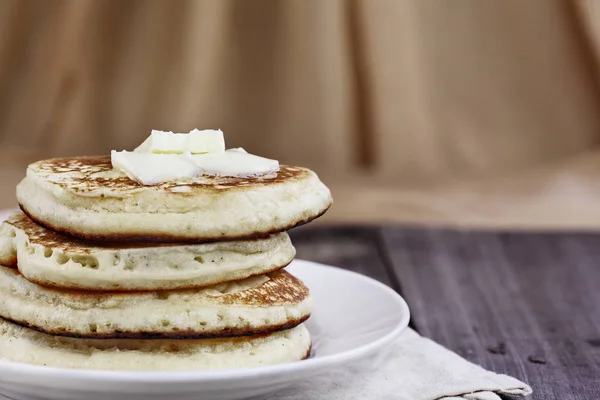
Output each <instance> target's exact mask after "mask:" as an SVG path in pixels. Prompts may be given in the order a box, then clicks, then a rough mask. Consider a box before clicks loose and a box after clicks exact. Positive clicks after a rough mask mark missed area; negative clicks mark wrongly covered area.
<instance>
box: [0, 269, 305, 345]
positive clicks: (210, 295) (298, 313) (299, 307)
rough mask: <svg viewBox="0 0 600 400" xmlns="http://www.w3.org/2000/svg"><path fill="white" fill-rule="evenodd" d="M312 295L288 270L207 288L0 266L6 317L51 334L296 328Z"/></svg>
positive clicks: (178, 334)
mask: <svg viewBox="0 0 600 400" xmlns="http://www.w3.org/2000/svg"><path fill="white" fill-rule="evenodd" d="M311 311H312V299H311V297H310V294H309V291H308V289H307V288H306V287H305V286H304V285H303V284H302V282H301V281H300V280H298V279H297V278H295V277H294V276H292V275H290V274H289V273H287V272H285V271H278V272H274V273H271V274H268V275H259V276H254V277H250V278H247V279H244V280H240V281H235V282H229V283H223V284H219V285H216V286H212V287H209V288H204V289H193V290H180V291H157V292H127V293H124V292H120V293H107V292H82V291H79V292H78V291H68V290H62V289H55V288H49V287H45V286H41V285H38V284H35V283H32V282H29V281H28V280H26V279H25V278H23V277H22V276H21V275H20V274H19V272H18V271H17V270H15V269H11V268H6V267H0V316H1V317H3V318H5V319H7V320H11V321H13V322H16V323H18V324H20V325H25V326H28V327H30V328H32V329H35V330H38V331H41V332H45V333H48V334H55V335H62V336H71V337H89V338H179V339H188V338H206V337H223V336H241V335H254V334H258V333H265V332H272V331H275V330H281V329H289V328H291V327H294V326H296V325H298V324H300V323H301V322H303V321H304V320H306V319H307V318H308V317H309V316H310V313H311Z"/></svg>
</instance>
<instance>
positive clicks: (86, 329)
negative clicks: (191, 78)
mask: <svg viewBox="0 0 600 400" xmlns="http://www.w3.org/2000/svg"><path fill="white" fill-rule="evenodd" d="M17 198H18V201H19V204H20V207H21V209H22V211H23V212H19V213H15V214H14V215H12V216H11V217H10V218H9V219H8V220H7V221H5V222H4V223H3V224H2V226H1V228H0V317H1V318H0V359H7V360H11V361H18V362H26V363H31V364H38V365H48V366H57V367H67V368H81V369H105V370H206V369H225V368H226V369H229V368H244V367H252V366H259V365H268V364H275V363H281V362H287V361H296V360H301V359H304V358H306V357H307V356H308V354H309V352H310V345H311V342H310V337H309V334H308V331H307V329H306V328H305V327H304V325H303V322H304V321H305V320H306V319H308V318H309V316H310V313H311V311H312V300H311V297H310V293H309V291H308V289H307V288H306V287H305V286H304V285H303V284H302V282H301V281H300V280H299V279H297V278H296V277H294V276H292V275H291V274H289V273H288V272H286V271H285V270H284V267H285V266H287V265H288V264H289V263H290V262H291V261H292V260H293V258H294V256H295V249H294V247H293V246H292V244H291V242H290V239H289V236H288V235H287V233H286V231H287V230H289V229H291V228H293V227H295V226H298V225H301V224H304V223H307V222H309V221H311V220H312V219H314V218H317V217H318V216H320V215H322V214H323V213H325V212H326V211H327V209H328V208H329V206H330V205H331V201H332V200H331V195H330V192H329V190H328V189H327V188H326V187H325V185H323V183H322V182H321V181H320V180H319V179H318V177H317V176H316V174H314V173H313V172H312V171H310V170H308V169H305V168H300V167H291V166H281V167H280V170H279V172H277V173H276V174H270V175H264V176H259V177H254V178H240V177H214V176H213V177H211V176H201V177H194V178H192V179H186V180H181V181H171V182H166V183H162V184H159V185H155V186H143V185H140V184H139V183H137V182H136V181H133V180H131V179H130V178H128V177H127V176H125V175H124V174H122V173H121V172H119V171H117V170H114V169H113V168H112V165H111V161H110V157H77V158H65V159H52V160H44V161H39V162H37V163H34V164H31V165H30V166H29V168H28V170H27V176H26V178H25V179H24V180H23V181H22V182H21V183H20V184H19V185H18V187H17Z"/></svg>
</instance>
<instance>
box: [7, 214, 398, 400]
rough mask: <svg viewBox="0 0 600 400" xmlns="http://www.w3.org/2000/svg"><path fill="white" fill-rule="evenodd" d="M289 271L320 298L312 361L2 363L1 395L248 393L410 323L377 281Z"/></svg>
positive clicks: (341, 362)
mask: <svg viewBox="0 0 600 400" xmlns="http://www.w3.org/2000/svg"><path fill="white" fill-rule="evenodd" d="M0 220H1V216H0ZM288 271H290V272H291V273H293V274H294V275H296V276H298V277H299V278H300V279H302V280H303V281H304V282H305V284H306V285H307V286H308V287H309V288H310V290H311V293H312V295H313V297H314V300H315V311H314V313H313V315H312V316H311V318H310V319H309V320H308V321H307V323H306V324H307V326H308V329H309V331H310V333H311V336H312V340H313V352H312V354H311V357H310V358H309V359H308V360H304V361H298V362H294V363H288V364H280V365H274V366H266V367H258V368H250V369H240V370H229V371H210V372H111V371H87V370H71V369H61V368H50V367H42V366H33V365H27V364H19V363H13V362H8V361H1V360H0V393H2V394H4V395H6V396H8V397H9V398H13V399H17V400H22V399H23V400H24V399H28V400H29V399H56V400H59V399H60V400H81V399H92V400H94V399H109V398H110V399H123V400H125V399H127V400H133V399H140V400H141V399H144V400H152V399H157V400H158V399H160V400H163V399H169V400H176V399H177V400H179V399H190V400H191V399H194V400H198V399H222V400H224V399H245V398H251V397H254V396H260V395H266V394H269V393H274V392H276V391H278V390H281V389H284V388H286V387H288V386H291V385H292V384H293V383H294V382H296V381H299V380H303V379H309V378H310V377H311V376H314V375H316V374H319V373H322V372H324V371H328V370H330V369H331V368H335V367H344V366H346V365H348V364H349V363H351V362H356V361H358V360H361V359H364V358H365V357H366V356H368V355H370V354H371V353H373V352H375V351H377V350H378V349H380V348H381V347H383V346H385V345H386V344H388V343H389V342H390V341H392V340H393V339H394V338H396V337H397V336H398V335H399V334H400V332H402V331H403V330H404V329H405V328H406V326H407V325H408V320H409V311H408V306H407V305H406V303H405V301H404V300H403V299H402V298H401V297H400V296H399V295H398V294H396V293H395V292H394V291H393V290H392V289H390V288H388V287H387V286H385V285H383V284H381V283H379V282H377V281H375V280H373V279H370V278H367V277H365V276H362V275H359V274H356V273H353V272H348V271H345V270H341V269H338V268H333V267H328V266H324V265H320V264H316V263H312V262H308V261H301V260H296V261H294V262H293V263H292V264H291V265H290V266H289V267H288Z"/></svg>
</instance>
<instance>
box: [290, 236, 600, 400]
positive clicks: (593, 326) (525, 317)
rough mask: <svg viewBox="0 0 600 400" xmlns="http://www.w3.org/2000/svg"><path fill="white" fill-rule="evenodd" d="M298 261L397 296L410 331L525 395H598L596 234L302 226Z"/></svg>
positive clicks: (565, 398) (599, 258) (599, 252)
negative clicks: (522, 385) (500, 376)
mask: <svg viewBox="0 0 600 400" xmlns="http://www.w3.org/2000/svg"><path fill="white" fill-rule="evenodd" d="M291 235H292V239H293V240H294V244H295V246H296V248H297V250H298V258H303V259H307V260H313V261H318V262H322V263H326V264H331V265H335V266H338V267H342V268H346V269H349V270H352V271H356V272H359V273H362V274H365V275H368V276H371V277H373V278H375V279H377V280H379V281H381V282H383V283H385V284H387V285H389V286H391V287H392V288H394V289H395V290H397V291H398V292H400V293H401V294H402V295H403V296H404V298H405V299H406V301H407V302H408V304H409V306H410V308H411V312H412V326H413V328H415V329H416V330H417V331H418V332H419V333H421V334H422V335H424V336H427V337H429V338H432V339H434V340H435V341H437V342H438V343H440V344H443V345H444V346H446V347H448V348H449V349H451V350H453V351H455V352H456V353H458V354H460V355H461V356H463V357H465V358H466V359H468V360H470V361H472V362H474V363H477V364H480V365H481V366H483V367H484V368H487V369H490V370H492V371H495V372H499V373H505V374H508V375H512V376H514V377H516V378H518V379H521V380H523V381H524V382H527V383H528V384H530V385H531V386H532V387H533V390H534V393H533V395H532V396H531V397H530V398H531V399H540V400H542V399H543V400H554V399H556V400H570V399H573V400H575V399H577V400H579V399H586V400H588V399H589V400H592V399H600V234H573V233H522V232H521V233H494V232H483V231H469V230H440V229H430V228H402V227H395V226H394V227H391V226H390V227H371V228H365V227H339V228H331V227H320V226H317V227H310V226H307V227H303V228H299V229H296V230H294V231H292V233H291Z"/></svg>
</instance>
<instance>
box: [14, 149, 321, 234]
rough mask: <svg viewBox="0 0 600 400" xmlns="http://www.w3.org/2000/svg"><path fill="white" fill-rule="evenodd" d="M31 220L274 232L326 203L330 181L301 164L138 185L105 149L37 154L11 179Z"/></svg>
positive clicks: (77, 230)
mask: <svg viewBox="0 0 600 400" xmlns="http://www.w3.org/2000/svg"><path fill="white" fill-rule="evenodd" d="M17 199H18V201H19V204H20V206H21V208H22V209H23V210H24V211H25V212H26V213H27V214H28V215H29V216H30V217H31V218H32V219H33V220H35V221H36V222H38V223H40V224H42V225H45V226H47V227H50V228H52V229H54V230H57V231H61V232H66V233H69V234H71V235H74V236H78V237H82V238H88V239H102V240H118V241H131V240H136V241H157V242H201V241H213V240H227V239H234V238H243V237H251V236H259V235H265V234H267V233H273V232H280V231H284V230H287V229H289V228H292V227H294V226H296V225H299V224H302V223H306V222H309V221H310V220H312V219H314V218H316V217H318V216H320V215H322V214H323V213H325V211H327V209H328V208H329V206H330V205H331V202H332V199H331V194H330V192H329V189H327V187H326V186H325V185H324V184H323V183H322V182H321V181H320V180H319V178H318V177H317V175H316V174H315V173H314V172H312V171H310V170H308V169H306V168H302V167H292V166H285V165H282V166H281V170H280V171H279V173H277V174H273V175H271V176H261V177H255V178H232V177H209V176H201V177H196V178H193V179H190V180H182V181H177V182H167V183H163V184H161V185H157V186H142V185H140V184H138V183H137V182H135V181H133V180H131V179H129V178H128V177H127V176H125V175H123V174H122V173H120V172H118V171H115V170H113V169H112V165H111V163H110V157H77V158H62V159H51V160H43V161H38V162H36V163H33V164H31V165H30V166H29V167H28V169H27V176H26V177H25V179H24V180H23V181H22V182H21V183H20V184H19V185H18V187H17Z"/></svg>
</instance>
